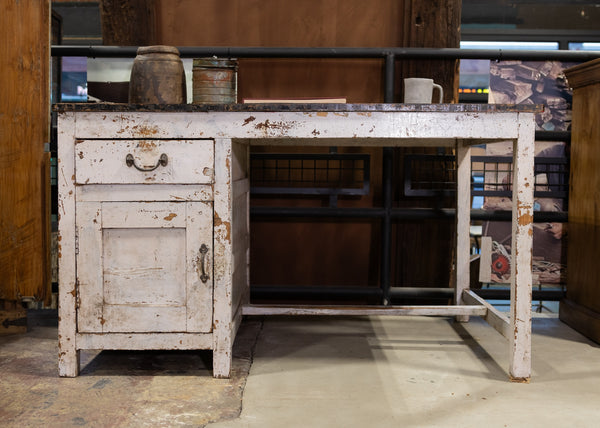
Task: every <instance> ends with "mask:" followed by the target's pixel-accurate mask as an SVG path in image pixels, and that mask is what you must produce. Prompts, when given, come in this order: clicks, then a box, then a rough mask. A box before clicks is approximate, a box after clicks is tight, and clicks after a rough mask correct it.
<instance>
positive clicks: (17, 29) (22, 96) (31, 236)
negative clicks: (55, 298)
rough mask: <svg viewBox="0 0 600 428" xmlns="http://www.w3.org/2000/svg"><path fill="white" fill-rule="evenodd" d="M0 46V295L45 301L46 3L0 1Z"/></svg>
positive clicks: (47, 280)
mask: <svg viewBox="0 0 600 428" xmlns="http://www.w3.org/2000/svg"><path fill="white" fill-rule="evenodd" d="M0 52H2V79H0V94H2V103H0V194H1V195H2V196H1V199H2V203H0V278H2V281H1V282H0V299H7V300H15V301H17V300H19V301H20V300H21V298H22V297H30V298H34V299H35V300H38V301H44V302H45V303H46V304H49V303H50V300H51V287H50V286H51V284H50V264H49V263H48V253H49V251H48V249H49V248H50V245H49V242H50V241H49V240H50V236H49V235H50V234H49V230H48V228H49V213H50V209H49V199H48V198H47V194H48V191H49V190H48V189H49V186H50V176H49V174H48V172H49V165H48V160H49V158H48V155H47V153H44V144H46V143H49V141H50V83H49V82H50V77H49V74H50V73H49V65H50V1H48V0H32V1H26V2H19V1H10V2H5V3H3V4H2V13H0Z"/></svg>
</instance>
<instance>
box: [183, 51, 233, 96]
mask: <svg viewBox="0 0 600 428" xmlns="http://www.w3.org/2000/svg"><path fill="white" fill-rule="evenodd" d="M237 70H238V63H237V60H235V59H223V58H216V57H212V58H196V59H194V64H193V68H192V82H193V87H192V88H193V89H192V97H193V99H192V102H193V103H194V104H234V103H236V102H237Z"/></svg>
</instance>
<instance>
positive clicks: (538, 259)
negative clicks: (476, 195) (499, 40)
mask: <svg viewBox="0 0 600 428" xmlns="http://www.w3.org/2000/svg"><path fill="white" fill-rule="evenodd" d="M572 65H574V64H573V63H563V62H558V61H542V62H540V61H536V62H530V61H501V62H496V63H494V62H492V63H491V64H490V94H489V102H490V103H494V104H542V105H543V106H544V111H543V112H541V113H538V114H536V118H535V121H536V130H540V131H568V130H570V127H571V102H572V92H571V90H570V88H569V86H568V82H567V80H566V77H565V76H564V73H563V70H564V69H566V68H568V67H570V66H572ZM567 151H568V146H567V145H566V144H565V143H564V142H560V141H557V142H548V141H536V143H535V157H536V168H535V188H534V189H535V197H534V211H542V212H552V211H566V209H567V206H566V200H567V199H566V196H567V190H568V153H567ZM486 156H494V157H501V158H502V157H507V156H508V157H510V156H512V142H506V143H499V144H490V145H488V146H487V147H486ZM511 171H512V166H511V165H510V164H505V165H504V166H503V165H501V164H499V163H496V164H495V165H494V166H493V167H492V168H489V169H488V168H487V167H486V171H485V172H484V178H483V180H484V190H493V191H503V190H505V191H510V190H511V183H510V181H511ZM483 209H484V210H509V211H510V210H511V209H512V202H511V198H510V196H486V197H485V199H484V204H483ZM566 229H567V225H566V224H564V223H560V222H546V223H534V225H533V264H532V269H533V283H534V285H539V284H555V285H560V284H564V283H565V282H566V232H567V230H566ZM482 235H483V236H489V237H491V238H492V254H491V266H490V271H491V275H490V276H489V277H490V278H491V282H492V283H509V282H510V277H511V248H510V246H511V235H512V228H511V223H510V222H501V221H490V222H485V223H484V224H483V227H482Z"/></svg>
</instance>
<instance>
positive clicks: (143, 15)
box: [100, 0, 156, 46]
mask: <svg viewBox="0 0 600 428" xmlns="http://www.w3.org/2000/svg"><path fill="white" fill-rule="evenodd" d="M100 20H101V24H102V43H103V44H105V45H111V46H148V45H154V44H156V11H155V0H100Z"/></svg>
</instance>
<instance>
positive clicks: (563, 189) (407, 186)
mask: <svg viewBox="0 0 600 428" xmlns="http://www.w3.org/2000/svg"><path fill="white" fill-rule="evenodd" d="M512 160H513V159H512V156H472V157H471V176H472V177H473V183H472V191H471V195H472V196H501V197H509V198H510V197H511V196H512V173H513V163H512ZM534 174H535V182H534V185H535V187H534V195H535V197H536V198H562V199H566V198H567V196H568V192H569V160H568V159H567V158H561V157H543V156H540V157H536V158H535V166H534ZM477 178H480V180H478V179H477ZM455 191H456V161H455V157H454V156H453V155H423V154H417V155H406V156H405V158H404V193H405V195H406V196H439V195H440V194H446V193H450V192H455Z"/></svg>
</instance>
